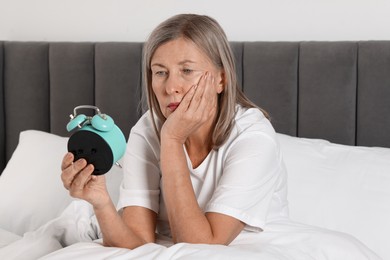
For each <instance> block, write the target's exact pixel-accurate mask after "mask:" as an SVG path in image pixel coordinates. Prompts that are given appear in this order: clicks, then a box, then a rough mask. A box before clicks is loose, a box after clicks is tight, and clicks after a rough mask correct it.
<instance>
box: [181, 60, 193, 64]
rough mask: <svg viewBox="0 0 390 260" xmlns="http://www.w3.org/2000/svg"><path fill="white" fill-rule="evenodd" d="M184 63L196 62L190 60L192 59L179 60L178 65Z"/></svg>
mask: <svg viewBox="0 0 390 260" xmlns="http://www.w3.org/2000/svg"><path fill="white" fill-rule="evenodd" d="M186 63H196V62H195V61H192V60H183V61H181V62H179V65H184V64H186Z"/></svg>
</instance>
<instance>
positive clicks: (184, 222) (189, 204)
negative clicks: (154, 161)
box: [160, 139, 213, 243]
mask: <svg viewBox="0 0 390 260" xmlns="http://www.w3.org/2000/svg"><path fill="white" fill-rule="evenodd" d="M160 156H161V158H160V159H161V171H162V179H163V181H162V183H163V191H164V200H165V204H166V207H167V212H168V218H169V223H170V227H171V232H172V236H173V239H174V240H175V242H190V243H213V233H212V230H211V226H210V223H209V222H208V220H207V218H206V216H205V215H204V213H203V212H202V210H201V209H200V207H199V204H198V202H197V200H196V197H195V194H194V190H193V187H192V183H191V178H190V173H189V170H188V166H187V160H186V157H185V153H184V150H183V146H182V145H181V144H180V143H176V142H170V141H166V140H164V139H163V140H162V142H161V155H160Z"/></svg>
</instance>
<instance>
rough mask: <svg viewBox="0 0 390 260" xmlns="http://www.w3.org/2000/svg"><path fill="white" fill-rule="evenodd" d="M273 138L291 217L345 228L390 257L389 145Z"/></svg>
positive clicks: (304, 221)
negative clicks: (284, 169) (283, 170)
mask: <svg viewBox="0 0 390 260" xmlns="http://www.w3.org/2000/svg"><path fill="white" fill-rule="evenodd" d="M278 139H279V142H280V145H281V150H282V153H283V156H284V161H285V164H286V167H287V172H288V200H289V205H290V206H289V207H290V217H291V219H293V220H296V221H299V222H303V223H306V224H310V225H315V226H320V227H324V228H328V229H333V230H338V231H342V232H346V233H349V234H351V235H353V236H355V237H356V238H358V239H359V240H360V241H362V242H363V243H365V244H366V245H367V246H369V247H370V248H371V249H372V250H374V251H375V252H376V253H378V254H379V255H381V256H382V257H383V259H390V249H389V247H388V241H389V238H388V234H390V221H389V220H390V206H389V205H390V149H388V148H379V147H358V146H347V145H340V144H334V143H330V142H328V141H325V140H319V139H306V138H298V137H291V136H287V135H283V134H278ZM386 251H387V252H386ZM385 255H386V257H384V256H385Z"/></svg>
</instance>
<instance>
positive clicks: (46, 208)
mask: <svg viewBox="0 0 390 260" xmlns="http://www.w3.org/2000/svg"><path fill="white" fill-rule="evenodd" d="M67 141H68V138H66V137H60V136H57V135H54V134H49V133H46V132H41V131H36V130H27V131H24V132H21V133H20V137H19V144H18V146H17V148H16V150H15V151H14V153H13V155H12V157H11V159H10V160H9V162H8V164H7V166H6V168H5V169H4V171H3V173H2V175H1V176H0V212H1V217H0V228H3V229H5V230H8V231H10V232H13V233H15V234H18V235H23V234H24V233H25V232H27V231H33V230H36V229H37V228H38V227H40V226H41V225H43V224H45V223H46V222H47V221H49V220H51V219H54V218H56V217H58V216H59V215H60V214H61V212H62V211H63V210H64V209H65V208H66V207H67V206H68V204H69V203H70V202H71V201H72V200H73V198H71V197H70V195H69V194H68V191H67V190H66V189H65V188H64V186H63V184H62V181H61V177H60V174H61V161H62V158H63V156H64V155H65V153H66V151H67ZM122 177H123V173H122V170H121V169H120V168H119V167H118V166H113V167H112V168H111V170H110V171H109V172H108V173H106V179H107V188H108V190H109V192H110V195H111V198H112V199H113V201H114V203H115V204H116V203H117V201H118V197H119V185H120V182H121V181H122Z"/></svg>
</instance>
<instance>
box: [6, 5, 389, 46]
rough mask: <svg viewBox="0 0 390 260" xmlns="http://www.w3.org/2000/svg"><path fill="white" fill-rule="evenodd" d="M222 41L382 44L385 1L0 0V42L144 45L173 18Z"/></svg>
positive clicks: (386, 37) (386, 13)
mask: <svg viewBox="0 0 390 260" xmlns="http://www.w3.org/2000/svg"><path fill="white" fill-rule="evenodd" d="M183 12H184V13H201V14H207V15H210V16H212V17H214V18H216V19H217V20H218V21H219V22H220V24H221V25H222V27H223V28H224V29H225V31H226V33H227V35H228V38H229V39H230V40H237V41H240V40H247V41H256V40H260V41H261V40H265V41H279V40H281V41H295V40H297V41H301V40H390V1H388V0H355V1H354V0H154V1H153V0H0V40H22V41H28V40H33V41H144V40H145V39H146V37H147V36H148V34H149V32H150V31H151V30H152V29H153V28H154V27H155V26H156V25H157V24H158V23H159V22H161V21H162V20H164V19H166V18H168V17H170V16H171V15H173V14H177V13H183Z"/></svg>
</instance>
